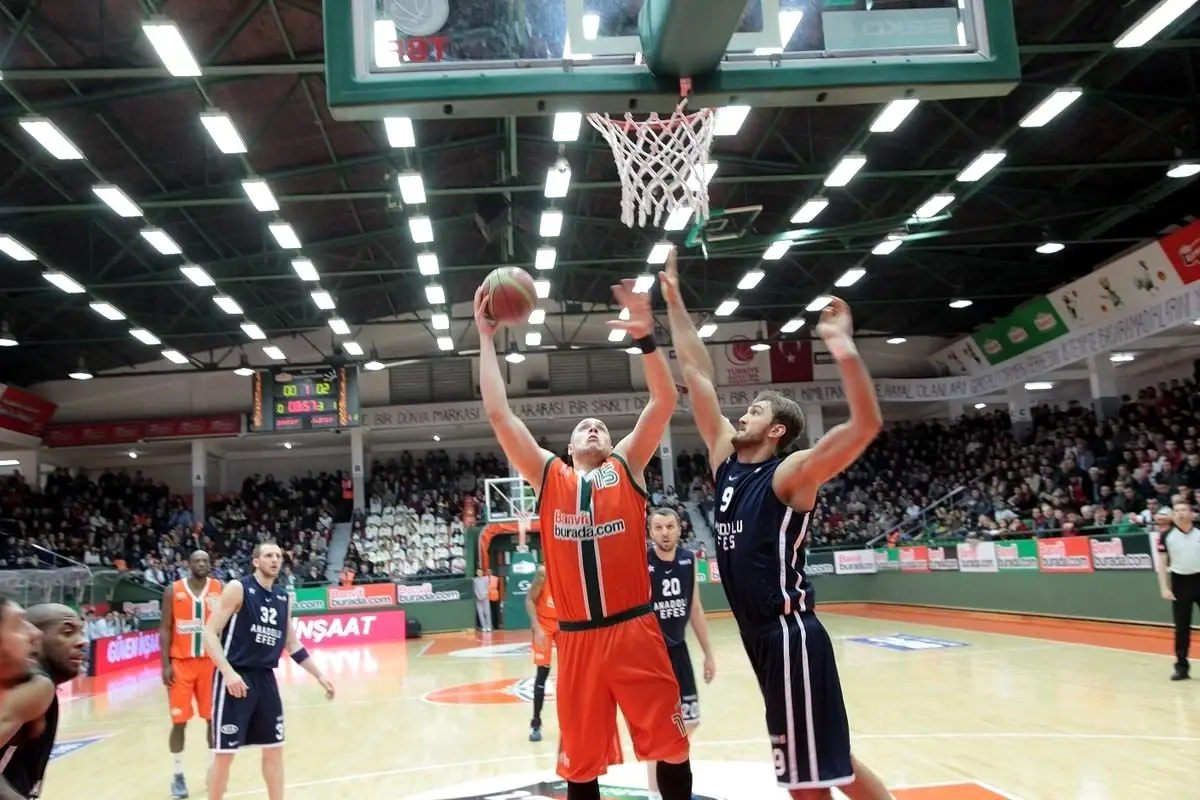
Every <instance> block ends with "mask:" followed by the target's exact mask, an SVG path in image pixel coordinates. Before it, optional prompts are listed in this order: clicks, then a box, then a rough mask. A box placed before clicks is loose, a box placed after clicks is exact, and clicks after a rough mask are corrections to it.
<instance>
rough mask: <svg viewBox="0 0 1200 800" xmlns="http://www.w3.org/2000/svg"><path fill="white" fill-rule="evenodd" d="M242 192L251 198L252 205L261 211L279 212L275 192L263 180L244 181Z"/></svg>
mask: <svg viewBox="0 0 1200 800" xmlns="http://www.w3.org/2000/svg"><path fill="white" fill-rule="evenodd" d="M242 191H244V192H245V193H246V196H247V197H249V198H250V203H251V205H253V206H254V207H255V208H257V209H258V210H259V211H278V210H279V201H278V200H276V199H275V194H274V192H272V191H271V187H270V186H268V185H267V182H266V181H264V180H263V179H262V178H253V179H251V180H246V181H242Z"/></svg>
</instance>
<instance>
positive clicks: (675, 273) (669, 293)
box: [658, 247, 682, 306]
mask: <svg viewBox="0 0 1200 800" xmlns="http://www.w3.org/2000/svg"><path fill="white" fill-rule="evenodd" d="M658 283H659V285H660V286H662V294H663V300H664V301H665V302H666V304H667V305H669V306H674V305H678V304H679V303H681V302H682V295H680V294H679V260H678V259H677V258H676V257H675V248H674V247H672V248H671V252H669V253H667V268H666V269H665V270H663V271H662V272H659V273H658Z"/></svg>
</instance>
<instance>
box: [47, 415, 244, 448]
mask: <svg viewBox="0 0 1200 800" xmlns="http://www.w3.org/2000/svg"><path fill="white" fill-rule="evenodd" d="M241 432H242V415H241V414H220V415H217V416H212V417H179V418H176V419H152V420H143V421H139V422H87V423H71V424H69V425H51V426H50V427H49V428H47V429H46V433H45V435H44V436H43V437H42V443H43V444H45V445H46V446H47V447H85V446H89V445H114V444H133V443H135V442H141V441H150V440H152V439H203V438H212V437H217V436H237V435H239V434H240V433H241Z"/></svg>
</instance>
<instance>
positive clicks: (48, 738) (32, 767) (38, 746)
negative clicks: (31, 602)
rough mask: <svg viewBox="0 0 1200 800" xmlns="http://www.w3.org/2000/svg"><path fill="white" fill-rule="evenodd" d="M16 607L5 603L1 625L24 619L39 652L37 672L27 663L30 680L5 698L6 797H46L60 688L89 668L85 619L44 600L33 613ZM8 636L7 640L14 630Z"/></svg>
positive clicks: (0, 763)
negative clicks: (44, 781)
mask: <svg viewBox="0 0 1200 800" xmlns="http://www.w3.org/2000/svg"><path fill="white" fill-rule="evenodd" d="M12 608H13V604H11V603H10V604H5V607H4V611H3V613H4V617H5V620H4V621H3V623H0V627H3V628H8V627H9V621H10V620H12V619H16V618H18V617H19V618H20V624H21V625H22V626H23V627H25V628H27V629H30V630H31V631H32V632H33V641H34V650H35V651H36V652H37V653H38V655H37V658H36V662H35V664H36V665H35V666H34V668H33V669H32V671H30V670H29V666H28V661H27V662H26V665H25V667H24V669H25V674H26V675H27V678H26V680H25V681H24V683H22V684H21V685H19V686H16V687H14V688H12V689H10V690H8V691H6V692H5V694H4V696H3V697H2V698H0V741H2V742H3V743H4V750H3V755H0V770H2V772H3V777H0V800H27V799H28V800H32V799H33V798H37V797H41V793H42V779H43V778H44V777H45V775H46V765H47V764H49V763H50V751H51V750H53V749H54V737H55V735H56V734H57V733H58V695H57V693H56V691H55V687H57V686H58V684H60V683H66V682H68V681H70V680H72V679H74V678H75V677H77V676H78V675H79V673H80V672H82V671H83V669H84V666H85V665H86V663H87V655H86V652H87V640H86V639H85V638H84V635H83V620H82V619H80V618H79V614H77V613H76V612H75V610H74V609H71V608H68V607H67V606H64V605H59V604H58V603H43V604H41V605H36V606H33V607H32V608H30V609H29V611H28V614H27V615H21V614H19V613H14V612H13V611H12V610H11V609H12ZM31 625H32V628H30V626H31ZM25 635H27V634H25ZM4 636H5V642H6V644H7V641H8V636H9V634H8V633H7V632H5V635H4ZM26 641H28V639H27V640H26Z"/></svg>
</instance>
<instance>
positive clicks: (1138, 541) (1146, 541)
mask: <svg viewBox="0 0 1200 800" xmlns="http://www.w3.org/2000/svg"><path fill="white" fill-rule="evenodd" d="M1088 543H1089V544H1090V545H1091V548H1092V566H1094V567H1095V568H1096V569H1098V570H1110V569H1134V570H1151V569H1154V556H1153V555H1152V551H1151V549H1150V537H1149V536H1146V535H1142V534H1133V535H1131V536H1093V537H1089V538H1088Z"/></svg>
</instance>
